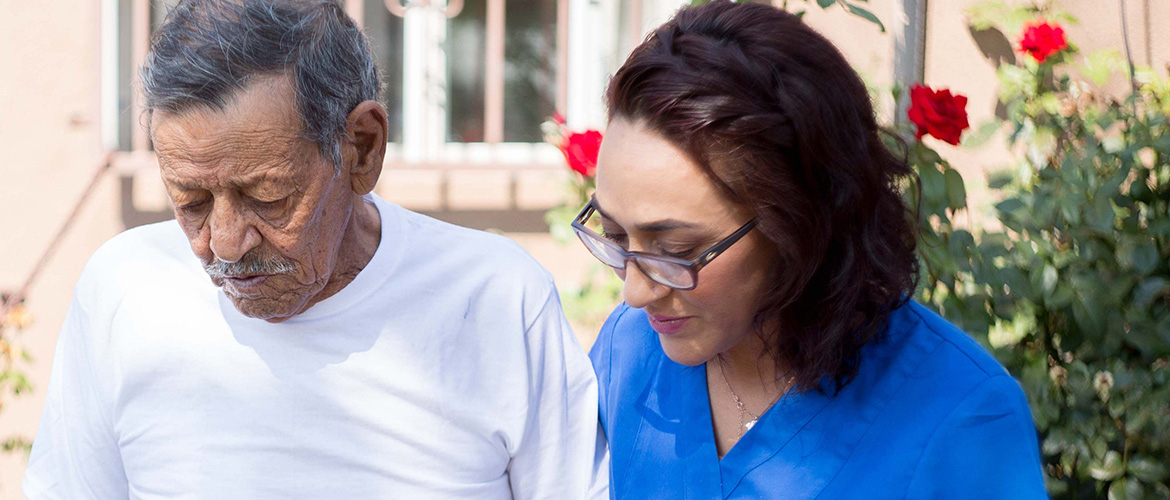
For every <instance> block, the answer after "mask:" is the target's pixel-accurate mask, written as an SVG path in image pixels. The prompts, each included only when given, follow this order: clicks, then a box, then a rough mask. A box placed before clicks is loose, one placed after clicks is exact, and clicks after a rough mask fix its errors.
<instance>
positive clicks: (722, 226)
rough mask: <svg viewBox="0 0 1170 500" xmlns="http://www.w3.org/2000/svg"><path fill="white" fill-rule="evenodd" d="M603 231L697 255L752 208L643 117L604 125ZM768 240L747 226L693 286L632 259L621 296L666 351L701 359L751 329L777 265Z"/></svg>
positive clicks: (626, 242)
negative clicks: (645, 317) (669, 280)
mask: <svg viewBox="0 0 1170 500" xmlns="http://www.w3.org/2000/svg"><path fill="white" fill-rule="evenodd" d="M595 196H596V200H597V205H598V208H599V211H600V212H602V213H603V214H604V215H599V216H600V217H601V218H602V220H601V223H602V227H603V229H604V231H605V236H606V237H607V238H609V239H611V240H613V241H614V242H616V243H618V244H620V245H622V246H623V247H625V248H626V249H627V250H634V251H642V252H650V253H656V254H662V255H669V256H673V257H679V258H683V259H693V258H695V257H697V256H698V253H699V252H703V251H704V250H706V249H707V248H709V247H710V246H711V245H714V244H716V243H718V242H719V241H720V240H721V239H723V238H724V237H726V236H727V235H729V234H731V233H733V232H735V230H736V229H738V228H739V227H740V226H742V225H743V224H744V223H745V222H747V221H748V220H750V219H751V218H752V216H753V214H752V212H751V210H749V209H747V208H746V207H743V206H740V205H737V204H735V203H732V202H731V201H729V200H728V199H726V198H725V197H724V196H723V195H722V194H721V193H720V192H719V191H718V188H717V187H716V186H715V184H713V183H712V182H711V181H710V180H709V179H707V177H706V176H705V175H704V174H703V172H702V170H700V167H699V166H698V165H697V164H695V162H694V161H692V160H691V159H690V158H689V157H688V156H687V155H686V153H685V152H683V151H682V150H681V149H679V148H677V147H675V146H674V145H673V144H671V143H670V142H668V141H667V140H666V139H665V138H663V137H662V136H661V135H659V134H658V133H656V132H654V131H651V130H648V129H646V128H644V127H643V126H642V125H641V124H637V123H631V122H629V121H626V120H623V119H620V118H618V119H614V120H613V121H612V122H610V124H609V127H608V128H607V129H606V134H605V140H604V141H603V142H602V145H601V152H600V155H599V157H598V167H597V191H596V193H595ZM773 248H774V247H773V246H772V244H771V243H770V242H769V241H768V240H767V239H766V238H764V236H763V235H762V234H760V232H759V231H757V230H753V231H752V232H750V233H748V234H747V235H746V236H744V237H743V238H742V239H740V240H739V241H738V242H736V243H735V244H734V245H732V246H731V247H730V248H729V249H728V250H727V251H726V252H724V253H723V254H722V255H720V256H719V257H718V258H716V259H715V260H713V261H711V262H710V263H709V264H707V265H706V266H705V267H703V268H702V270H700V271H699V281H698V286H696V287H695V288H694V289H693V290H674V289H671V288H668V287H665V286H663V285H660V284H658V283H655V282H654V281H651V280H650V279H649V278H647V277H646V276H645V274H643V273H642V271H641V270H639V269H638V268H637V266H634V265H632V264H628V265H627V267H626V271H624V272H622V273H619V276H622V277H623V279H624V280H625V286H624V288H623V298H624V299H625V302H626V303H627V304H629V305H630V306H632V307H637V308H641V309H644V310H645V311H646V312H647V313H648V314H649V316H650V324H651V326H652V327H653V328H654V330H655V331H657V332H658V338H659V340H660V341H661V342H662V348H663V351H665V352H666V355H667V356H669V357H670V359H672V360H674V361H675V362H677V363H680V364H684V365H689V366H695V365H699V364H702V363H705V362H707V361H708V360H710V359H712V358H713V357H715V355H716V354H719V353H722V352H725V351H727V350H728V349H731V348H732V347H733V346H735V345H737V344H739V343H740V342H741V341H743V340H745V339H746V338H747V337H748V336H750V335H752V332H753V324H752V320H753V317H754V315H755V313H756V311H757V310H758V309H759V305H760V303H761V296H762V294H763V292H764V290H765V288H766V285H767V280H768V278H769V276H771V273H772V270H773V268H774V266H775V262H776V257H775V252H774V250H773Z"/></svg>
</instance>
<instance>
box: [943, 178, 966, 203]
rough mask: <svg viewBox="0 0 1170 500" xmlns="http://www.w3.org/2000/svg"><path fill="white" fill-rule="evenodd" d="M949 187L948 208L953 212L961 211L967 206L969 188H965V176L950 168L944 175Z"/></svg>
mask: <svg viewBox="0 0 1170 500" xmlns="http://www.w3.org/2000/svg"><path fill="white" fill-rule="evenodd" d="M943 176H944V177H945V178H946V186H947V206H949V207H951V210H959V209H961V208H964V207H966V206H967V188H966V187H964V186H963V176H962V175H961V174H959V171H958V170H955V169H953V168H948V169H947V171H946V172H945V173H944V174H943Z"/></svg>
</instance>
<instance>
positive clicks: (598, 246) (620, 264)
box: [573, 228, 626, 269]
mask: <svg viewBox="0 0 1170 500" xmlns="http://www.w3.org/2000/svg"><path fill="white" fill-rule="evenodd" d="M573 229H574V231H575V232H576V233H577V237H578V238H580V239H581V243H584V244H585V248H586V249H588V250H589V253H591V254H593V256H594V257H597V260H600V261H601V263H602V264H605V265H607V266H609V267H612V268H614V269H625V268H626V257H625V256H624V255H622V251H621V247H619V246H617V245H616V244H614V243H613V242H611V241H607V240H604V239H602V238H601V237H600V236H597V235H596V234H593V233H590V232H589V231H582V230H580V229H577V228H573Z"/></svg>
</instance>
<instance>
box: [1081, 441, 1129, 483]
mask: <svg viewBox="0 0 1170 500" xmlns="http://www.w3.org/2000/svg"><path fill="white" fill-rule="evenodd" d="M1123 472H1125V466H1123V465H1122V464H1121V454H1120V453H1117V452H1116V451H1113V450H1109V451H1108V452H1107V453H1105V460H1104V461H1103V462H1102V463H1100V464H1095V465H1092V466H1090V467H1089V475H1091V476H1093V479H1096V480H1098V481H1112V480H1114V479H1117V478H1119V477H1121V474H1122V473H1123ZM1112 491H1113V489H1112V488H1110V492H1112Z"/></svg>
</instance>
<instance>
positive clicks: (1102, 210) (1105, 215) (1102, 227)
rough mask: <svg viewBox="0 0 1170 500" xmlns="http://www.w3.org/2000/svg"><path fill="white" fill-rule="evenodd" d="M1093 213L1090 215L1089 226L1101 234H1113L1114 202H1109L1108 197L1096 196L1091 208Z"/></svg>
mask: <svg viewBox="0 0 1170 500" xmlns="http://www.w3.org/2000/svg"><path fill="white" fill-rule="evenodd" d="M1090 210H1091V212H1090V213H1088V214H1086V215H1088V221H1089V224H1090V225H1091V226H1092V227H1093V228H1094V229H1096V230H1097V231H1099V232H1101V233H1112V232H1113V219H1114V217H1115V215H1114V213H1113V202H1111V201H1109V197H1108V196H1100V195H1098V196H1096V197H1095V198H1094V199H1093V206H1092V207H1091V208H1090Z"/></svg>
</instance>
